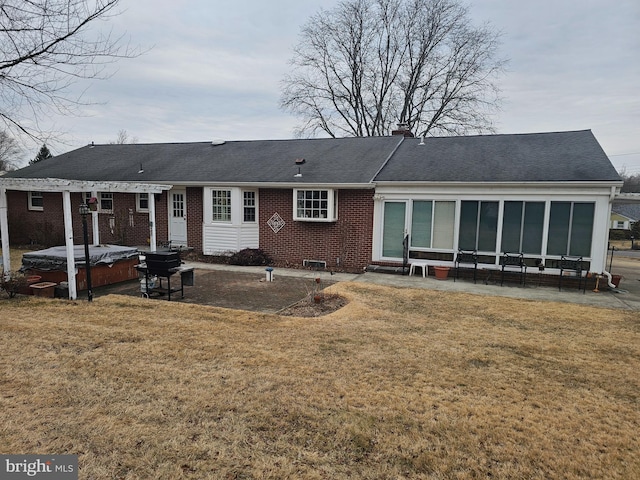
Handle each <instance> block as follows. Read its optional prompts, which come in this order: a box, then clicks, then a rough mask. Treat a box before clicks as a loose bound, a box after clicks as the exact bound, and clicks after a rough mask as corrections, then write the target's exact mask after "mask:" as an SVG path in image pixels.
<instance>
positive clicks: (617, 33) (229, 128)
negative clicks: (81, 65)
mask: <svg viewBox="0 0 640 480" xmlns="http://www.w3.org/2000/svg"><path fill="white" fill-rule="evenodd" d="M337 3H338V2H337V1H336V0H325V1H317V2H309V1H304V0H302V1H301V0H271V1H264V0H245V1H243V2H241V3H236V4H235V5H234V4H233V3H232V2H229V1H222V0H123V4H122V6H123V7H124V11H123V12H122V14H121V15H119V16H117V17H115V18H112V19H110V20H109V22H108V23H107V24H104V25H103V26H105V27H106V26H111V27H113V28H114V30H115V31H116V32H124V31H126V33H127V35H128V36H129V37H130V39H131V43H132V44H134V45H140V46H141V47H143V48H150V50H149V51H148V52H147V53H145V54H144V55H142V56H141V57H139V58H135V59H129V60H121V61H119V62H118V63H117V64H116V66H115V67H114V69H115V70H114V74H113V76H112V77H111V78H110V79H108V80H104V81H95V82H91V83H90V84H87V83H83V84H78V85H77V87H78V88H82V89H85V88H87V87H89V88H88V90H87V92H86V94H85V99H86V100H90V101H92V102H96V104H95V105H92V106H90V107H87V108H85V109H84V113H85V116H84V117H82V118H77V117H76V118H72V117H58V118H53V119H51V121H52V122H53V124H54V125H55V128H57V129H58V130H62V131H66V132H67V133H68V137H67V138H68V140H67V142H66V144H59V143H52V144H51V145H50V148H51V150H52V152H53V153H54V154H59V153H62V152H64V151H67V150H71V149H74V148H77V147H80V146H82V145H86V144H87V143H90V142H91V141H94V142H96V143H107V142H109V141H112V140H115V138H116V137H117V135H118V132H119V131H120V130H126V131H127V133H128V134H129V135H130V136H131V137H135V138H137V140H138V142H139V143H148V142H186V141H208V140H212V139H214V138H216V139H226V140H251V139H280V138H292V136H293V127H294V125H295V124H296V119H295V118H293V117H291V116H289V115H288V114H286V113H284V112H282V111H281V110H280V109H279V107H278V99H279V82H280V80H281V79H282V77H283V75H284V74H285V72H286V71H287V68H288V60H289V58H290V57H291V55H292V47H293V45H295V44H296V43H297V38H298V34H299V31H300V27H301V26H302V25H303V24H304V23H305V21H306V20H307V19H308V18H309V17H310V16H311V15H312V14H314V13H315V12H317V11H318V9H319V8H320V7H323V8H325V9H330V8H331V7H332V6H334V5H335V4H337ZM467 4H468V5H469V6H470V12H471V17H472V20H473V22H474V23H482V22H487V21H488V22H490V23H491V24H493V26H494V27H495V28H496V29H497V30H499V31H501V32H502V33H503V37H502V40H503V44H502V52H501V53H502V56H503V57H506V58H508V59H509V60H510V63H509V65H508V67H507V71H506V73H505V75H504V76H503V77H502V78H501V79H500V80H499V84H500V86H501V89H502V94H503V96H504V99H505V101H504V105H503V109H502V112H501V113H500V114H499V115H498V117H497V118H496V125H497V129H498V133H530V132H547V131H562V130H582V129H590V130H592V131H593V133H594V135H595V136H596V138H597V139H598V140H599V142H600V144H601V145H602V147H603V148H604V150H605V152H606V153H607V154H608V155H609V157H610V159H611V161H612V163H613V164H614V166H615V167H616V168H617V169H618V170H620V169H622V168H625V169H626V172H627V173H630V174H640V2H639V1H638V0H617V1H616V2H611V1H610V0H553V1H552V0H536V1H532V2H524V1H514V0H474V1H469V2H467ZM37 149H38V148H37V147H34V151H33V153H30V154H29V155H28V157H29V158H33V157H34V156H35V153H36V152H37Z"/></svg>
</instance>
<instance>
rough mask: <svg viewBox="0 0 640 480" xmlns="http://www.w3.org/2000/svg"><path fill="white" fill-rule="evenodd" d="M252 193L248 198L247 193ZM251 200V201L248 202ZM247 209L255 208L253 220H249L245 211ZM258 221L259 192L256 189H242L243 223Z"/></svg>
mask: <svg viewBox="0 0 640 480" xmlns="http://www.w3.org/2000/svg"><path fill="white" fill-rule="evenodd" d="M248 193H249V194H251V195H252V196H250V198H247V194H248ZM248 200H250V202H248ZM247 210H253V220H247V219H246V215H245V213H246V212H247ZM257 221H258V194H257V192H256V191H255V190H243V191H242V223H250V224H254V223H256V222H257Z"/></svg>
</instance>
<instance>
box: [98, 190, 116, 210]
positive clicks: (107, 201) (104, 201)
mask: <svg viewBox="0 0 640 480" xmlns="http://www.w3.org/2000/svg"><path fill="white" fill-rule="evenodd" d="M99 200H100V211H101V212H104V213H113V193H111V192H100V199H99Z"/></svg>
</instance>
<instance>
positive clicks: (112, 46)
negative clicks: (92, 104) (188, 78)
mask: <svg viewBox="0 0 640 480" xmlns="http://www.w3.org/2000/svg"><path fill="white" fill-rule="evenodd" d="M119 3H120V0H1V1H0V119H2V121H3V122H4V124H5V126H6V127H7V129H9V130H11V131H13V132H15V133H26V134H27V135H29V136H31V137H32V138H34V137H37V135H38V133H40V129H39V126H38V117H44V116H47V114H49V113H52V112H55V113H62V114H69V113H71V112H72V111H73V110H74V107H76V106H78V105H81V104H82V100H81V98H79V97H73V96H71V95H70V93H69V90H70V89H69V87H70V86H71V84H72V83H74V81H76V80H78V79H94V78H105V77H106V76H107V75H105V70H104V68H105V66H106V65H107V64H108V63H111V62H113V61H115V60H116V59H118V58H122V57H133V56H136V55H138V54H139V52H138V51H134V50H132V49H130V48H129V47H128V45H126V44H125V43H124V42H123V38H122V37H114V36H113V35H112V33H111V32H107V33H100V32H97V31H94V30H91V29H90V27H91V26H92V25H93V24H94V23H96V22H97V21H99V20H104V19H107V18H109V17H111V16H113V15H116V14H117V12H116V7H117V6H118V4H119Z"/></svg>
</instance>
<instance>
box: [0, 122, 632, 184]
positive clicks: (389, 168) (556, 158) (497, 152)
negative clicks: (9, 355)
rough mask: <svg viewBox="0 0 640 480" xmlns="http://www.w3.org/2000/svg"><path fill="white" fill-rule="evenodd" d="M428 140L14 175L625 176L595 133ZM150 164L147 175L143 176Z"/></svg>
mask: <svg viewBox="0 0 640 480" xmlns="http://www.w3.org/2000/svg"><path fill="white" fill-rule="evenodd" d="M420 143H421V140H420V139H419V138H404V139H403V138H402V137H397V136H396V137H366V138H339V139H333V138H330V139H301V140H256V141H231V142H227V143H225V144H223V145H212V144H211V143H210V142H199V143H166V144H163V143H159V144H132V145H131V144H129V145H112V144H109V145H95V146H93V147H92V146H86V147H82V148H79V149H77V150H73V151H71V152H68V153H65V154H63V155H58V156H56V157H53V158H50V159H47V160H43V161H40V162H38V163H36V164H34V165H31V166H29V167H26V168H23V169H21V170H17V171H15V172H10V173H8V174H7V175H6V176H7V177H18V178H49V177H50V178H63V179H71V180H88V181H134V182H165V183H174V184H175V183H177V184H179V183H181V182H185V183H189V182H195V183H202V184H205V183H214V182H224V183H287V184H290V183H293V182H297V183H309V184H314V183H315V184H369V183H370V182H372V181H373V180H374V176H375V175H376V172H378V171H379V174H378V175H377V176H376V177H375V181H379V182H581V181H619V180H620V177H619V176H618V173H617V172H616V170H615V169H614V168H613V166H612V165H611V162H610V161H609V159H608V158H607V156H606V154H605V153H604V151H603V150H602V148H601V147H600V145H599V144H598V142H597V140H596V139H595V137H594V136H593V134H592V133H591V131H589V130H584V131H575V132H558V133H535V134H515V135H478V136H467V137H431V138H425V139H424V145H420ZM398 145H399V146H398ZM396 147H398V148H397V150H395V153H393V152H394V149H396ZM392 153H393V156H392V157H391V158H389V157H390V155H391V154H392ZM297 158H304V159H305V163H304V164H302V165H300V171H301V173H302V178H295V177H294V175H295V174H296V173H297V172H298V165H296V163H295V161H296V159H297ZM387 159H389V160H388V162H387V163H386V164H385V162H386V161H387ZM141 165H142V168H143V169H144V173H141V174H139V173H138V170H140V166H141ZM381 167H383V168H382V169H381ZM380 169H381V170H380Z"/></svg>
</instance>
